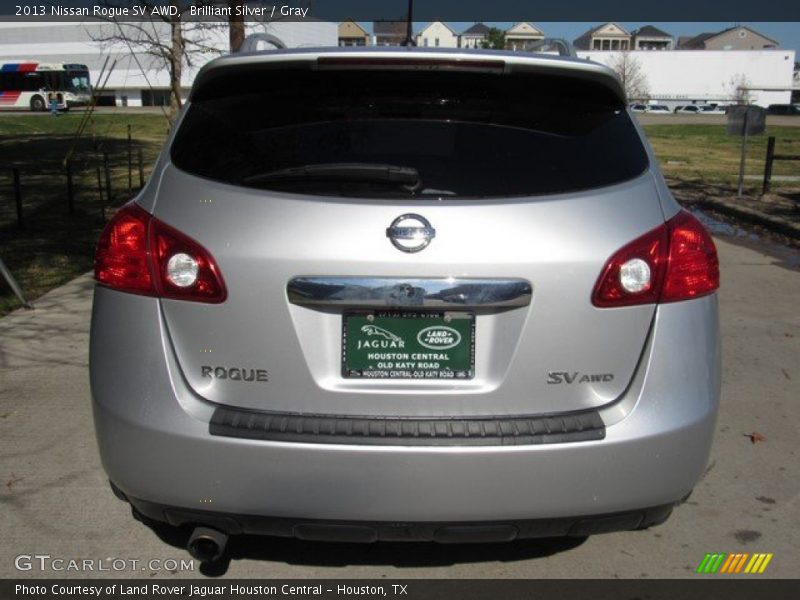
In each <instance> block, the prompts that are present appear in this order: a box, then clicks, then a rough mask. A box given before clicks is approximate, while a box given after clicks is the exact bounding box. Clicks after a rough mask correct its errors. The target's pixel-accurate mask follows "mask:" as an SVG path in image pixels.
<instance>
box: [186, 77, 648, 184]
mask: <svg viewBox="0 0 800 600" xmlns="http://www.w3.org/2000/svg"><path fill="white" fill-rule="evenodd" d="M172 161H173V163H174V164H175V165H176V166H177V167H178V168H180V169H182V170H184V171H187V172H189V173H192V174H195V175H199V176H202V177H206V178H209V179H213V180H217V181H221V182H225V183H230V184H234V185H239V186H246V187H253V188H261V189H269V190H279V191H284V192H294V193H303V194H319V195H332V196H347V197H389V198H395V197H396V198H408V197H453V198H473V197H508V196H529V195H538V194H552V193H560V192H569V191H575V190H584V189H590V188H596V187H602V186H607V185H611V184H615V183H619V182H622V181H625V180H628V179H631V178H633V177H635V176H637V175H639V174H640V173H642V172H643V171H644V170H645V169H646V168H647V155H646V153H645V150H644V148H643V146H642V143H641V140H640V139H639V136H638V134H637V132H636V130H635V128H634V126H633V124H632V123H631V120H630V118H629V117H628V115H627V114H626V111H625V106H624V104H622V103H621V101H620V100H619V98H617V97H616V96H615V94H614V93H613V92H611V91H610V90H608V89H607V88H606V87H605V86H603V85H601V84H598V83H595V82H591V81H581V80H578V79H575V78H568V77H558V76H552V75H542V74H524V75H518V74H514V75H501V74H493V73H476V72H429V71H422V72H420V71H398V70H395V71H375V70H370V71H366V70H364V71H312V70H305V69H304V70H294V69H289V70H266V69H258V68H255V67H251V68H249V69H247V70H241V69H240V70H239V71H237V72H231V73H229V74H224V75H221V76H218V77H216V78H215V79H213V80H212V81H210V82H208V83H207V84H206V85H205V86H204V87H202V88H201V89H199V90H196V91H195V92H194V96H193V101H192V104H191V106H190V107H189V110H188V113H187V114H186V116H185V118H184V120H183V122H182V124H181V126H180V129H179V131H178V133H177V135H176V138H175V141H174V143H173V146H172Z"/></svg>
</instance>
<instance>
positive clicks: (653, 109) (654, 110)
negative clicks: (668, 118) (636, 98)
mask: <svg viewBox="0 0 800 600" xmlns="http://www.w3.org/2000/svg"><path fill="white" fill-rule="evenodd" d="M647 112H648V113H650V114H654V115H669V114H672V111H671V110H670V109H669V106H666V105H665V104H650V105H648V107H647Z"/></svg>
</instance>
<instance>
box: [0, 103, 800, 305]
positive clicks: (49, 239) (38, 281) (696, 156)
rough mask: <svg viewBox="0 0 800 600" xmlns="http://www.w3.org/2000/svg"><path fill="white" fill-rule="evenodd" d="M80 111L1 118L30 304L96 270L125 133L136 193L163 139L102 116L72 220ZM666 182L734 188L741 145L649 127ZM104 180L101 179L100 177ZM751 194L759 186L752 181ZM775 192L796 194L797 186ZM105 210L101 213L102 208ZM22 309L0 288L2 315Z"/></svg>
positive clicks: (132, 120) (757, 142) (136, 117)
mask: <svg viewBox="0 0 800 600" xmlns="http://www.w3.org/2000/svg"><path fill="white" fill-rule="evenodd" d="M81 117H82V113H80V112H72V113H68V114H62V115H61V116H59V117H53V116H50V115H46V114H45V115H28V114H0V257H2V259H3V260H4V261H5V263H6V265H7V266H8V267H9V268H10V269H11V271H12V273H14V276H15V277H16V279H17V281H18V282H19V284H20V285H21V286H22V289H23V291H24V292H25V295H26V297H27V298H28V299H29V300H35V299H36V298H37V297H38V296H40V295H41V294H43V293H44V292H46V291H48V290H50V289H52V288H54V287H56V286H58V285H60V284H62V283H65V282H67V281H69V280H70V279H72V278H73V277H75V276H77V275H79V274H81V273H84V272H86V271H88V270H90V269H91V268H92V260H93V252H94V244H95V242H96V240H97V238H98V236H99V234H100V230H101V228H102V226H103V222H104V221H103V218H102V216H101V215H102V214H103V212H105V213H106V214H109V213H110V212H111V210H112V209H113V207H115V206H119V205H120V204H123V203H124V202H126V201H127V200H128V198H129V197H130V196H129V193H128V169H127V131H128V125H130V126H131V131H132V139H133V152H134V169H133V186H134V188H135V187H137V186H138V170H137V167H136V158H135V157H136V151H137V149H141V150H142V153H143V157H144V165H145V168H144V171H145V177H146V176H147V175H148V174H149V173H150V169H151V167H152V164H153V162H154V161H155V159H156V157H157V155H158V152H159V150H160V148H161V145H162V144H163V141H164V138H165V137H166V134H167V126H168V124H167V121H166V119H165V118H164V117H163V116H162V115H160V114H108V113H105V114H98V115H95V116H94V117H92V120H91V122H90V124H89V125H88V126H87V127H86V130H85V133H84V136H83V137H82V138H81V139H80V140H79V141H78V143H77V145H76V146H75V153H74V158H73V162H74V164H75V169H74V172H75V175H74V186H75V214H74V215H72V216H69V215H68V213H67V188H66V177H65V174H64V168H63V164H62V163H63V160H64V158H65V156H66V154H67V152H68V150H69V149H70V148H71V147H72V145H73V142H74V134H75V131H76V130H77V128H78V123H79V121H80V119H81ZM645 131H646V132H647V135H648V137H649V138H650V141H651V143H652V145H653V147H654V149H655V152H656V155H657V156H658V158H659V161H660V163H661V166H662V168H663V170H664V173H665V175H667V177H670V178H674V179H677V180H678V181H681V182H691V183H693V184H699V185H716V186H724V187H729V188H731V189H733V188H734V187H735V185H736V181H737V176H738V169H739V147H740V146H739V139H738V138H734V137H730V136H727V135H726V134H725V127H724V125H691V124H688V125H649V126H646V127H645ZM767 135H774V136H776V138H777V144H776V150H777V151H778V152H779V153H782V154H800V127H770V128H768V131H767ZM766 143H767V138H766V135H763V136H757V137H753V138H751V143H750V146H749V152H748V161H747V171H746V172H747V173H748V174H750V175H759V176H761V175H762V174H763V169H764V156H765V153H766ZM103 151H105V152H107V153H108V156H109V162H110V165H111V175H112V191H113V194H112V196H113V197H112V201H111V203H110V205H109V203H108V200H107V199H105V200H104V201H103V202H102V203H101V200H100V195H99V193H98V189H97V187H98V186H97V172H96V167H97V166H98V165H100V164H101V160H100V157H101V156H102V152H103ZM12 164H13V165H16V166H18V167H19V169H20V172H21V181H22V196H23V202H24V210H23V214H24V219H25V228H24V229H20V228H18V227H17V225H16V211H15V206H14V195H13V187H12V185H11V182H12V179H11V171H10V167H11V165H12ZM773 173H774V174H775V175H794V176H800V163H798V162H776V163H775V167H774V171H773ZM101 177H103V178H104V176H103V175H102V174H101ZM746 186H747V188H748V191H749V192H750V193H754V194H755V193H757V192H758V190H759V189H760V181H758V180H752V179H750V180H746ZM773 187H774V188H778V187H780V188H782V189H787V188H788V189H789V190H790V191H793V192H795V193H796V192H797V191H798V190H800V182H792V183H786V182H781V183H776V184H775V185H774V186H773ZM104 209H105V210H104ZM18 306H19V303H18V302H17V300H16V299H15V298H14V296H13V295H12V294H11V291H10V290H8V289H7V287H6V285H5V282H4V281H2V280H0V315H1V314H3V313H5V312H8V311H9V310H13V309H14V308H17V307H18Z"/></svg>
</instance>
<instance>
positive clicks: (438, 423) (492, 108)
mask: <svg viewBox="0 0 800 600" xmlns="http://www.w3.org/2000/svg"><path fill="white" fill-rule="evenodd" d="M626 104H627V103H626V99H625V97H624V93H623V90H622V88H621V85H620V82H619V80H618V79H617V77H616V76H615V75H614V74H613V73H612V72H611V71H610V70H608V69H607V68H605V67H603V66H601V65H599V64H595V63H591V62H587V61H582V60H576V59H565V58H559V57H553V56H545V55H542V56H537V55H534V54H523V53H503V52H497V53H493V52H467V51H459V50H453V51H434V50H428V49H425V50H424V51H423V50H416V49H400V48H396V49H386V50H376V49H369V50H366V51H364V50H355V51H347V50H338V49H336V50H332V51H320V50H298V51H277V52H266V53H258V54H250V55H236V56H229V57H225V58H221V59H218V60H215V61H213V62H211V63H210V64H208V65H207V66H206V67H205V68H204V69H203V70H202V71H201V72H200V74H199V75H198V77H197V79H196V81H195V84H194V87H193V89H192V93H191V97H190V101H189V102H188V104H187V106H186V108H185V110H184V112H183V114H182V117H181V119H180V121H179V123H178V124H177V125H176V127H175V128H174V131H173V133H172V135H171V136H170V138H169V140H168V142H167V144H166V147H165V149H164V151H163V153H162V155H161V157H160V158H159V160H158V163H157V165H156V166H155V170H154V172H153V175H152V178H151V179H150V181H149V182H148V184H147V186H146V187H145V189H144V190H143V191H142V192H141V194H140V195H139V196H138V197H137V198H136V199H135V200H134V201H133V202H131V203H130V204H128V205H126V206H124V207H123V208H122V209H121V210H120V211H119V212H118V213H117V214H116V215H115V216H114V217H113V219H112V220H111V222H110V223H109V224H108V226H107V228H106V229H105V232H104V233H103V235H102V238H101V240H100V242H99V245H98V249H97V257H96V278H97V287H96V291H95V298H94V311H93V320H92V336H91V383H92V394H93V398H94V413H95V423H96V429H97V439H98V443H99V447H100V453H101V455H102V459H103V464H104V466H105V469H106V471H107V473H108V476H109V478H110V480H111V481H112V482H113V483H112V485H113V487H114V490H115V491H116V493H117V494H118V495H119V496H121V497H123V498H125V499H127V500H128V501H129V502H130V503H131V505H132V506H133V508H134V513H135V514H136V515H138V516H140V517H144V518H148V519H152V520H156V521H165V522H168V523H170V524H173V525H187V526H194V527H196V529H195V530H194V534H193V535H192V537H191V538H190V540H189V550H190V551H191V552H192V553H193V554H194V555H195V556H196V557H198V558H201V559H202V560H214V559H216V558H218V557H219V556H220V554H221V553H222V551H223V549H224V545H225V542H226V540H227V536H228V535H231V534H239V533H255V534H267V535H278V536H296V537H299V538H303V539H309V540H348V541H363V542H371V541H375V540H435V541H440V542H462V541H499V540H511V539H515V538H529V537H538V536H559V535H572V536H585V535H589V534H594V533H599V532H605V531H611V530H624V529H637V528H644V527H648V526H650V525H654V524H657V523H660V522H661V521H663V520H664V519H666V518H667V516H668V515H669V514H670V512H671V510H672V507H673V506H674V505H675V504H676V503H678V502H680V501H681V499H683V498H684V497H686V496H687V494H689V493H690V491H691V490H692V487H693V486H694V485H695V483H696V482H697V480H698V478H699V477H700V475H701V473H702V471H703V469H704V467H705V464H706V461H707V458H708V454H709V448H710V446H711V439H712V432H713V429H714V422H715V418H716V412H717V404H718V396H719V381H720V371H719V336H718V323H717V297H716V294H715V290H716V289H717V287H718V284H719V273H718V263H717V255H716V250H715V248H714V244H713V242H712V240H711V238H710V237H709V235H708V234H707V233H706V231H705V230H704V229H703V227H702V226H701V225H700V223H699V222H698V221H697V220H696V219H695V218H694V217H692V216H691V215H690V214H689V213H687V212H685V211H683V210H681V209H680V207H679V206H678V204H677V203H676V202H675V200H674V199H673V198H672V196H671V195H670V192H669V190H668V189H667V186H666V185H665V183H664V180H663V178H662V176H661V174H660V172H659V170H658V166H657V161H656V159H655V158H654V156H653V154H652V151H651V149H650V147H649V145H648V143H647V140H646V139H645V137H644V135H643V134H642V131H641V129H640V128H639V126H638V125H637V123H636V120H635V119H634V118H632V116H631V114H630V113H629V112H628V110H627V109H626Z"/></svg>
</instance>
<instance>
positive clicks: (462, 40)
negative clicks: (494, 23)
mask: <svg viewBox="0 0 800 600" xmlns="http://www.w3.org/2000/svg"><path fill="white" fill-rule="evenodd" d="M489 31H490V28H489V26H488V25H484V24H483V23H475V25H473V26H472V27H470V28H469V29H467V30H466V31H464V33H462V34H461V35H460V36H458V37H459V46H460V47H461V48H483V45H484V44H485V43H488V41H489Z"/></svg>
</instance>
